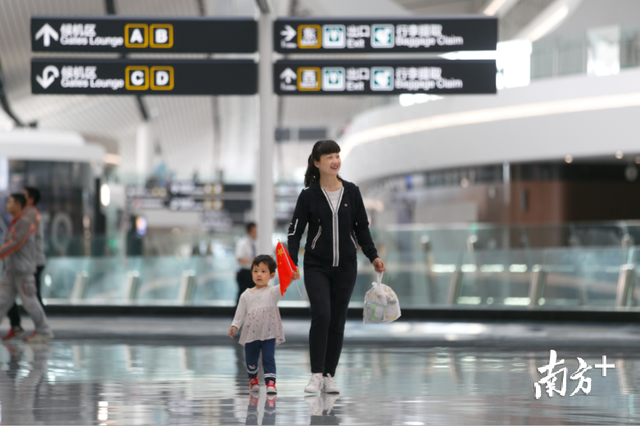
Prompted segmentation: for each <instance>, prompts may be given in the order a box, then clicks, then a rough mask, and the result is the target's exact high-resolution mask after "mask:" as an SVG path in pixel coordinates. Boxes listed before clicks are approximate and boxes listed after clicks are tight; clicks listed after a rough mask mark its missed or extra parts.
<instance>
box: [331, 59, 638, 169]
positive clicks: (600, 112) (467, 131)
mask: <svg viewBox="0 0 640 426" xmlns="http://www.w3.org/2000/svg"><path fill="white" fill-rule="evenodd" d="M639 116H640V70H638V69H634V70H630V71H622V72H621V73H620V74H618V75H613V76H608V77H589V76H586V75H579V76H569V77H561V78H554V79H551V80H538V81H534V82H533V83H532V84H531V85H529V86H526V87H521V88H514V89H508V90H503V91H500V92H499V93H498V94H497V95H495V96H484V95H483V96H459V97H453V96H452V97H449V98H446V99H443V100H439V101H434V102H427V103H424V104H418V105H413V106H410V107H402V106H399V105H398V106H391V107H383V108H378V109H375V110H371V111H367V112H365V113H363V114H360V115H359V116H357V117H355V118H354V120H353V122H352V124H351V125H350V127H349V130H348V131H347V133H346V134H345V135H344V136H343V137H341V139H340V141H339V142H340V144H341V146H342V148H343V155H342V157H343V160H344V162H343V168H342V174H343V175H344V177H345V178H346V179H349V180H354V181H356V182H364V181H368V180H374V179H380V178H384V177H387V176H394V175H403V174H409V173H413V172H420V171H427V170H438V169H448V168H456V167H466V166H472V165H485V164H501V163H510V162H529V161H563V160H564V158H565V157H566V156H568V155H570V156H572V157H573V158H574V159H576V160H580V159H581V158H588V157H599V158H607V159H608V158H610V159H612V160H614V159H615V153H616V152H618V151H622V152H623V153H624V154H625V157H624V158H623V160H624V159H625V158H629V155H635V154H637V153H640V143H638V139H637V128H638V124H637V121H638V117H639Z"/></svg>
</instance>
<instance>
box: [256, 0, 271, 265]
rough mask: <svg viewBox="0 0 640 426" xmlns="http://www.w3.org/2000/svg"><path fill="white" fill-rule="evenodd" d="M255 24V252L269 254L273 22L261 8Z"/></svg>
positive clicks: (269, 13) (269, 14)
mask: <svg viewBox="0 0 640 426" xmlns="http://www.w3.org/2000/svg"><path fill="white" fill-rule="evenodd" d="M261 9H262V10H261V13H260V20H259V21H258V52H259V53H260V62H259V64H258V94H259V96H260V146H259V148H258V159H257V165H258V176H257V180H256V185H255V187H254V190H255V191H257V197H255V198H254V199H256V200H258V205H257V206H256V208H255V209H254V211H255V212H256V223H257V225H258V252H259V253H260V254H273V253H272V252H273V244H272V242H271V238H272V235H273V228H274V212H273V210H274V206H275V200H274V181H273V145H274V133H275V124H274V121H275V109H276V105H275V96H274V94H273V19H272V16H271V12H270V11H269V10H265V9H268V8H261Z"/></svg>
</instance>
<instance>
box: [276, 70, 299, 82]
mask: <svg viewBox="0 0 640 426" xmlns="http://www.w3.org/2000/svg"><path fill="white" fill-rule="evenodd" d="M280 78H281V79H284V81H285V83H287V84H291V81H292V80H295V79H297V78H298V77H297V76H296V73H295V72H293V70H292V69H291V68H287V69H286V70H284V71H282V74H280Z"/></svg>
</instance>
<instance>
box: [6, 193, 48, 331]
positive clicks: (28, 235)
mask: <svg viewBox="0 0 640 426" xmlns="http://www.w3.org/2000/svg"><path fill="white" fill-rule="evenodd" d="M26 207H27V199H26V197H25V196H24V195H23V194H11V196H10V197H9V200H8V201H7V212H8V213H9V214H10V215H12V216H13V219H12V220H11V225H10V226H9V229H8V230H7V232H6V233H5V235H4V244H3V245H2V247H0V259H3V267H2V285H1V287H0V320H1V319H2V318H4V316H5V315H7V312H9V309H10V308H11V306H13V304H14V303H15V301H16V296H17V295H18V294H19V295H20V299H22V304H23V306H24V308H25V309H26V310H27V313H28V314H29V316H30V317H31V320H32V321H33V322H34V323H35V325H36V331H34V332H33V334H31V335H30V336H29V337H27V338H26V339H25V341H26V342H32V343H41V342H45V341H47V340H50V339H53V333H52V332H51V327H50V326H49V322H48V321H47V316H46V315H45V313H44V310H43V309H42V305H41V304H40V302H39V301H38V298H37V296H36V294H37V292H36V284H35V277H34V273H35V272H36V259H35V254H36V249H35V233H36V230H37V229H38V223H39V221H40V215H39V214H38V215H34V214H33V213H32V212H30V211H26V210H25V209H26ZM34 210H35V209H34Z"/></svg>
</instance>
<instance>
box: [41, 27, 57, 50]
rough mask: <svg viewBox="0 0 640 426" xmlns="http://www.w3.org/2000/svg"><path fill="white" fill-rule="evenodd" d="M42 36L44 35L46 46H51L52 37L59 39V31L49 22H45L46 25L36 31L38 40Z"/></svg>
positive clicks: (43, 40)
mask: <svg viewBox="0 0 640 426" xmlns="http://www.w3.org/2000/svg"><path fill="white" fill-rule="evenodd" d="M41 37H44V38H43V39H42V43H43V44H44V47H49V45H50V44H51V39H54V40H55V41H58V32H57V31H56V30H54V29H53V28H51V26H50V25H49V24H44V26H43V27H42V28H40V30H38V32H37V33H36V40H39V39H40V38H41Z"/></svg>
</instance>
